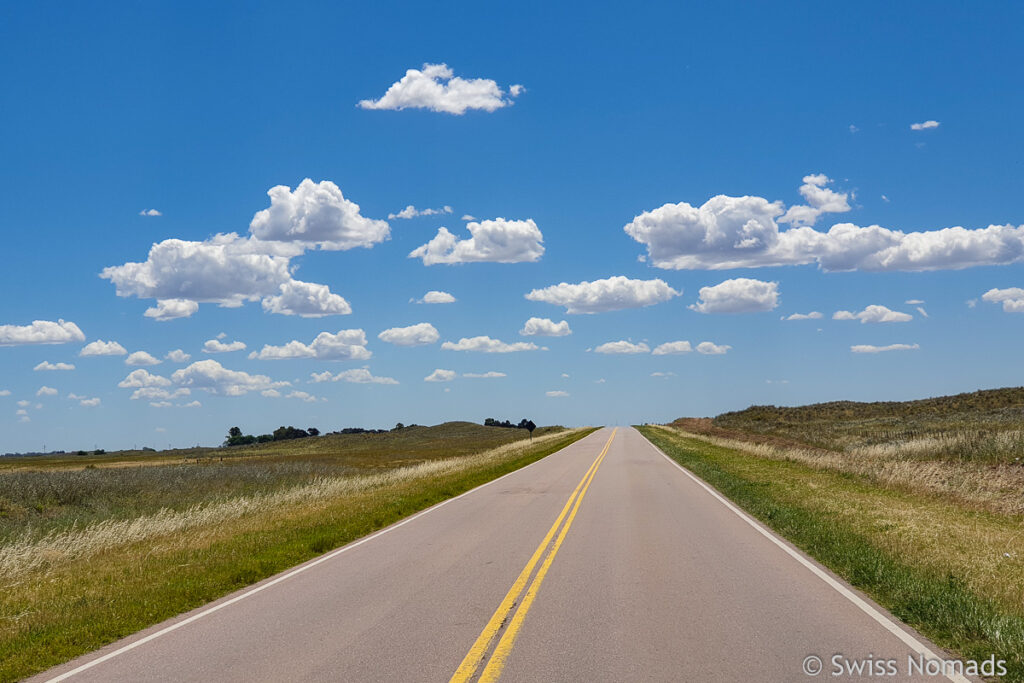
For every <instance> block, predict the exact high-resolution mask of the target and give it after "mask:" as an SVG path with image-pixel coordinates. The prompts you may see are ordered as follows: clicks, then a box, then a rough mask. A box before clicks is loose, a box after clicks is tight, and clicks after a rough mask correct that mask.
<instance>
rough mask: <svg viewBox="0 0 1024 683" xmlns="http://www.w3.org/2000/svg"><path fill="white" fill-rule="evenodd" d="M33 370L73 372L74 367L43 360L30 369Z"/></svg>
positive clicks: (68, 364) (69, 364)
mask: <svg viewBox="0 0 1024 683" xmlns="http://www.w3.org/2000/svg"><path fill="white" fill-rule="evenodd" d="M32 369H33V370H36V371H39V370H74V369H75V366H74V365H72V364H71V363H51V362H50V361H48V360H44V361H43V362H42V363H40V364H39V365H37V366H35V367H34V368H32Z"/></svg>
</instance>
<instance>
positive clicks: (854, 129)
mask: <svg viewBox="0 0 1024 683" xmlns="http://www.w3.org/2000/svg"><path fill="white" fill-rule="evenodd" d="M848 130H849V131H850V132H851V133H858V132H860V128H858V127H857V126H855V125H853V124H852V123H851V124H850V125H849V127H848Z"/></svg>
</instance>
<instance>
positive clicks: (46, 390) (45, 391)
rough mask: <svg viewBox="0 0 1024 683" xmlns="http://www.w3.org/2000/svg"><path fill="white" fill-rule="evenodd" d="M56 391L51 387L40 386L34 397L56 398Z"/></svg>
mask: <svg viewBox="0 0 1024 683" xmlns="http://www.w3.org/2000/svg"><path fill="white" fill-rule="evenodd" d="M57 393H58V392H57V390H56V389H54V388H53V387H47V386H41V387H39V391H37V392H36V396H56V395H57Z"/></svg>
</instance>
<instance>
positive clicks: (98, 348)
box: [78, 339, 128, 356]
mask: <svg viewBox="0 0 1024 683" xmlns="http://www.w3.org/2000/svg"><path fill="white" fill-rule="evenodd" d="M127 354H128V349H126V348H124V347H123V346H121V345H120V344H118V343H117V342H116V341H103V340H102V339H97V340H96V341H94V342H89V343H88V344H86V345H85V346H83V347H82V350H81V351H79V352H78V355H79V356H125V355H127Z"/></svg>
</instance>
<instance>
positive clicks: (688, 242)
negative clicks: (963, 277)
mask: <svg viewBox="0 0 1024 683" xmlns="http://www.w3.org/2000/svg"><path fill="white" fill-rule="evenodd" d="M782 214H783V208H782V204H781V203H780V202H769V201H768V200H766V199H763V198H761V197H727V196H725V195H718V196H716V197H712V198H711V199H709V200H708V201H707V202H706V203H705V204H704V205H703V206H701V207H699V208H695V207H693V206H691V205H689V204H687V203H686V202H681V203H679V204H665V205H664V206H662V207H660V208H658V209H654V210H653V211H648V212H645V213H643V214H641V215H639V216H637V217H636V218H635V219H634V220H633V221H632V222H631V223H629V224H627V225H626V226H625V228H624V230H625V232H626V233H627V234H628V235H629V236H630V237H632V238H633V239H635V240H636V241H638V242H640V243H641V244H644V245H646V246H647V253H648V256H649V257H650V261H651V263H652V264H653V265H655V266H657V267H658V268H666V269H674V270H682V269H707V270H720V269H729V268H758V267H764V266H784V265H801V264H808V263H817V264H818V266H819V267H820V268H821V269H822V270H825V271H850V270H865V271H925V270H955V269H961V268H970V267H973V266H982V265H1001V264H1008V263H1016V262H1020V261H1024V225H1021V226H1017V227H1014V226H1011V225H990V226H989V227H987V228H980V229H975V230H968V229H965V228H962V227H953V228H944V229H942V230H931V231H926V232H911V233H904V232H902V231H899V230H890V229H887V228H883V227H881V226H878V225H872V226H868V227H861V226H858V225H854V224H852V223H838V224H836V225H833V226H832V227H831V228H830V229H829V230H828V231H827V232H819V231H817V230H814V229H813V228H809V227H794V228H790V229H789V230H786V231H783V232H780V231H779V226H778V224H777V223H776V219H777V218H778V217H779V216H781V215H782Z"/></svg>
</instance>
